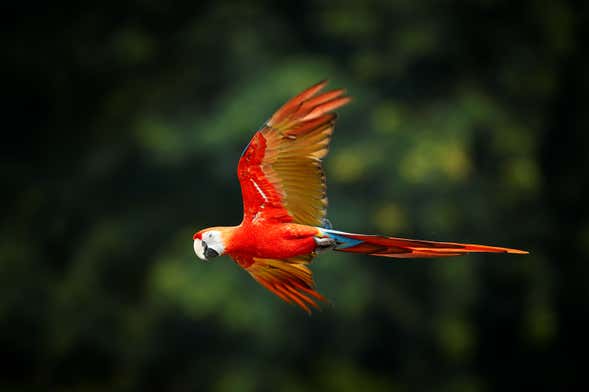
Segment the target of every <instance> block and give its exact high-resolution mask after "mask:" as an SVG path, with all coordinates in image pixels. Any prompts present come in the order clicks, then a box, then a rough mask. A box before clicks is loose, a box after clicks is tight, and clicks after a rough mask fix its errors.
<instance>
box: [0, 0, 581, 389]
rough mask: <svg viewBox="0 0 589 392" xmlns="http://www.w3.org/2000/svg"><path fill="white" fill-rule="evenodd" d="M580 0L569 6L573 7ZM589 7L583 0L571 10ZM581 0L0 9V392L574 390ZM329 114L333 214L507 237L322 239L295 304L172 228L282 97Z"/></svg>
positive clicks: (349, 225) (201, 200) (228, 168)
mask: <svg viewBox="0 0 589 392" xmlns="http://www.w3.org/2000/svg"><path fill="white" fill-rule="evenodd" d="M579 3H581V4H579ZM582 3H584V4H582ZM587 7H588V6H587V2H572V1H571V2H567V1H532V0H526V1H521V2H509V1H495V0H489V1H470V2H461V1H449V0H442V1H435V2H414V1H377V0H370V1H335V2H332V1H324V2H320V1H319V2H309V1H301V2H290V3H288V4H282V3H281V2H275V1H252V0H250V1H239V2H210V3H209V4H206V3H204V2H195V1H180V2H165V1H155V0H141V1H133V2H125V1H122V2H121V1H116V2H115V1H106V2H99V3H96V4H89V3H87V2H81V3H80V4H78V5H76V6H73V7H71V6H65V5H64V6H63V7H60V6H58V5H57V4H55V3H51V2H47V3H45V4H35V5H32V4H28V3H18V2H16V3H15V4H11V5H8V6H6V7H5V8H6V11H5V12H3V16H4V18H3V19H4V22H3V27H4V28H3V33H2V42H3V45H2V47H3V51H4V55H3V56H2V57H3V62H4V66H5V68H6V72H4V76H5V80H4V86H6V88H5V90H4V94H3V95H4V96H5V98H7V101H8V106H7V107H6V110H5V116H6V117H5V118H6V119H7V120H8V121H5V125H4V127H3V128H4V133H3V134H4V139H3V143H1V144H0V145H1V152H2V158H1V173H2V181H3V184H4V186H3V192H2V193H3V196H4V198H3V199H4V200H5V201H4V202H3V207H4V208H3V213H2V220H1V222H2V223H1V226H0V230H1V232H0V281H1V284H0V293H1V295H0V330H1V331H2V333H1V334H0V350H1V352H2V354H3V358H4V360H3V363H4V365H3V366H2V369H1V370H0V374H1V378H0V387H2V389H7V390H19V389H23V390H64V391H68V390H166V391H193V390H214V391H241V390H243V391H250V390H251V391H276V390H280V391H299V390H301V391H302V390H337V391H358V390H361V391H384V390H401V391H404V390H408V391H409V390H443V391H495V390H511V389H515V390H522V389H524V388H533V387H536V388H538V387H540V388H542V389H548V390H566V389H567V387H568V388H572V387H573V386H576V385H578V384H579V383H580V382H581V381H582V379H583V376H584V374H583V373H581V372H582V370H584V368H585V366H586V365H585V362H586V361H580V360H577V357H578V356H580V355H581V354H584V352H583V351H582V349H583V346H584V343H585V342H586V340H587V339H586V335H587V330H589V315H588V312H587V309H588V308H589V285H587V277H588V276H589V263H588V262H587V260H589V211H588V210H589V207H588V206H589V203H587V202H586V198H587V194H588V192H587V191H588V190H589V186H588V185H589V184H588V182H589V176H588V175H587V170H588V169H587V168H589V154H588V152H589V136H588V135H589V131H588V130H589V116H588V113H589V111H588V109H587V108H588V106H587V102H589V88H588V87H589V76H588V73H587V69H589V64H588V63H587V60H586V57H585V52H586V50H587V47H586V39H584V37H586V36H587V29H588V27H587V26H589V20H588V17H587V16H588V13H587V11H588V10H587ZM326 77H327V78H329V79H331V84H330V87H344V88H346V89H347V90H348V93H349V94H350V95H352V96H353V97H354V101H353V102H352V103H351V104H350V105H348V106H346V107H345V108H343V109H342V110H340V118H339V120H338V124H337V127H336V130H335V134H334V139H333V142H332V145H331V152H330V155H329V156H328V157H327V158H326V161H325V170H326V174H327V179H328V184H329V188H328V192H329V193H328V194H329V200H330V205H329V217H330V219H331V221H332V222H333V223H334V226H335V227H336V228H340V229H343V230H350V231H355V232H367V233H371V232H374V233H384V234H391V235H396V236H405V237H415V238H426V239H432V240H441V241H445V240H446V241H459V242H471V243H484V244H489V245H502V246H509V247H515V248H521V249H528V250H530V251H531V252H532V254H531V255H529V256H524V257H517V256H497V255H472V256H467V257H462V258H452V259H444V260H431V261H410V262H402V261H391V262H383V261H382V260H378V259H371V258H368V257H363V256H354V255H347V254H346V255H345V254H325V255H321V256H320V257H318V258H317V259H316V260H315V261H314V265H313V268H314V271H315V277H316V280H317V282H318V286H319V288H320V290H321V292H322V293H324V294H325V295H327V296H328V297H329V298H330V299H331V301H332V304H331V305H330V306H328V307H327V308H326V309H324V311H323V312H320V313H315V314H314V315H313V316H312V317H309V316H307V314H306V313H304V312H301V311H299V310H298V309H296V308H295V307H290V306H288V305H285V304H284V303H282V302H281V301H280V300H278V299H276V298H274V297H273V296H271V295H269V294H267V292H266V291H265V290H264V289H262V288H261V287H259V286H258V285H257V284H256V283H255V282H253V281H252V280H251V279H250V278H249V277H248V276H247V274H245V273H244V272H243V271H240V269H239V268H238V267H236V266H235V265H234V263H233V262H232V261H231V260H230V259H228V258H220V259H218V260H216V261H215V262H214V263H209V264H202V263H200V262H199V261H198V260H197V259H196V257H195V255H194V254H193V252H192V234H193V233H194V232H195V231H197V230H199V229H201V228H203V227H206V226H212V225H230V224H236V223H238V222H239V221H240V219H241V213H242V212H241V197H240V190H239V185H238V182H237V178H236V174H235V172H236V165H237V161H238V159H239V155H240V152H241V150H242V149H243V147H244V146H245V145H246V144H247V142H248V140H249V138H250V137H251V136H252V135H253V133H254V131H255V130H256V129H258V127H259V126H260V124H261V123H262V122H263V121H264V120H266V119H267V118H268V117H269V116H270V115H271V114H272V112H273V111H274V110H275V109H277V108H278V107H279V106H280V105H281V104H282V103H283V102H284V101H285V100H286V99H287V98H289V97H291V96H292V95H293V94H295V93H297V92H298V91H300V90H302V89H303V88H306V87H308V86H309V85H311V84H313V83H315V82H317V81H319V80H321V79H324V78H326Z"/></svg>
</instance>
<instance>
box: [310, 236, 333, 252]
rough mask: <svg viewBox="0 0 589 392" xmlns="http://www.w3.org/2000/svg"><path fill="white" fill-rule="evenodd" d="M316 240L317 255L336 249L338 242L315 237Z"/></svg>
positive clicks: (327, 238)
mask: <svg viewBox="0 0 589 392" xmlns="http://www.w3.org/2000/svg"><path fill="white" fill-rule="evenodd" d="M313 239H314V240H315V251H314V253H315V254H319V253H323V252H325V251H327V250H331V249H333V248H335V247H336V245H337V242H336V240H335V239H333V238H329V237H313Z"/></svg>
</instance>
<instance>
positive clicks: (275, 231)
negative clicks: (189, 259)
mask: <svg viewBox="0 0 589 392" xmlns="http://www.w3.org/2000/svg"><path fill="white" fill-rule="evenodd" d="M326 84H327V81H323V82H320V83H318V84H316V85H314V86H312V87H310V88H308V89H307V90H305V91H303V92H302V93H300V94H299V95H297V96H296V97H294V98H292V99H291V100H290V101H288V102H287V103H286V104H284V105H283V106H282V107H281V108H280V109H278V111H276V113H274V115H273V116H272V117H271V118H270V120H268V121H267V122H266V123H265V124H264V125H263V126H262V127H261V129H260V130H259V131H257V132H256V134H255V135H254V137H253V138H252V139H251V141H250V143H249V144H248V145H247V147H246V148H245V150H244V152H243V153H242V155H241V158H240V160H239V164H238V166H237V176H238V178H239V183H240V185H241V192H242V196H243V221H242V222H241V224H240V225H238V226H233V227H211V228H207V229H203V230H200V231H198V232H197V233H196V234H194V237H193V239H194V251H195V253H196V255H197V256H198V257H199V258H200V259H203V260H208V259H211V258H213V257H217V256H221V255H224V254H225V255H229V256H231V257H232V258H233V260H235V262H236V263H237V264H239V265H240V266H241V267H242V268H243V269H245V270H246V271H247V272H249V273H250V275H251V276H252V277H253V278H254V279H255V280H256V281H258V282H259V283H260V284H261V285H262V286H264V287H266V288H267V289H268V290H270V291H271V292H273V293H274V294H276V295H277V296H278V297H280V298H281V299H283V300H284V301H286V302H290V303H295V304H297V305H298V306H300V307H301V308H303V309H305V310H306V311H307V312H309V313H310V308H309V306H314V307H316V308H318V306H317V303H316V300H321V301H325V298H324V297H323V296H322V295H321V294H319V293H318V292H317V291H316V290H315V284H314V282H313V278H312V275H311V270H310V269H309V267H308V265H309V263H310V262H311V260H312V259H313V257H314V256H315V255H317V254H318V253H319V252H321V251H325V250H335V251H340V252H351V253H363V254H368V255H371V256H383V257H392V258H418V257H446V256H459V255H464V254H466V253H471V252H490V253H514V254H526V253H528V252H526V251H522V250H517V249H509V248H501V247H495V246H485V245H473V244H459V243H454V242H435V241H422V240H413V239H405V238H396V237H387V236H379V235H366V234H353V233H347V232H343V231H337V230H333V229H332V228H331V225H330V224H329V221H328V220H327V219H326V209H327V196H326V183H325V174H324V172H323V168H322V165H321V160H322V159H323V158H324V157H325V155H326V154H327V150H328V145H329V141H330V139H331V135H332V133H333V129H334V126H335V120H336V114H335V113H334V110H336V109H337V108H339V107H341V106H343V105H345V104H347V103H348V102H350V97H348V96H346V95H345V92H344V90H342V89H337V90H333V91H328V92H323V93H320V91H321V90H322V89H323V88H324V87H325V85H326Z"/></svg>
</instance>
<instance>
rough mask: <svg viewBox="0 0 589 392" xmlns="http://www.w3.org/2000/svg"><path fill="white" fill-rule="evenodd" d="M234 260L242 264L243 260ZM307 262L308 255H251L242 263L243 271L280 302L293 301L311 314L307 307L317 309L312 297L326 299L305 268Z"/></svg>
mask: <svg viewBox="0 0 589 392" xmlns="http://www.w3.org/2000/svg"><path fill="white" fill-rule="evenodd" d="M237 262H238V263H239V264H240V265H242V266H244V264H243V260H238V261H237ZM308 263H309V258H308V257H301V258H291V259H286V260H275V259H262V258H257V257H254V258H252V259H251V260H250V261H249V263H246V264H245V265H247V267H245V270H246V271H247V272H249V273H250V275H251V276H252V277H253V278H254V279H255V280H256V281H257V282H258V283H260V284H261V285H262V286H264V287H265V288H266V289H268V290H270V291H271V292H272V293H274V294H276V295H277V296H278V297H279V298H280V299H282V300H283V301H285V302H288V303H295V304H296V305H298V306H300V307H301V308H303V309H304V310H305V311H306V312H307V313H311V309H310V308H309V306H313V307H315V308H317V309H319V306H318V305H317V303H316V302H315V300H319V301H325V300H326V299H325V297H323V296H322V295H321V294H319V293H318V292H317V291H316V290H315V283H314V282H313V276H312V273H311V270H310V269H309V267H307V264H308ZM248 264H249V265H248Z"/></svg>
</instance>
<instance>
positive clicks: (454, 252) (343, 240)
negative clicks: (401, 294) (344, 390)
mask: <svg viewBox="0 0 589 392" xmlns="http://www.w3.org/2000/svg"><path fill="white" fill-rule="evenodd" d="M322 231H323V232H324V233H325V235H327V236H328V237H331V238H334V239H335V240H336V241H337V246H336V247H335V250H338V251H341V252H350V253H364V254H368V255H371V256H382V257H394V258H402V259H405V258H418V257H446V256H460V255H464V254H467V253H472V252H483V253H511V254H520V255H521V254H528V253H529V252H526V251H524V250H519V249H511V248H503V247H498V246H486V245H474V244H459V243H456V242H437V241H422V240H412V239H407V238H397V237H385V236H379V235H367V234H353V233H346V232H342V231H337V230H330V229H322Z"/></svg>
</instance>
